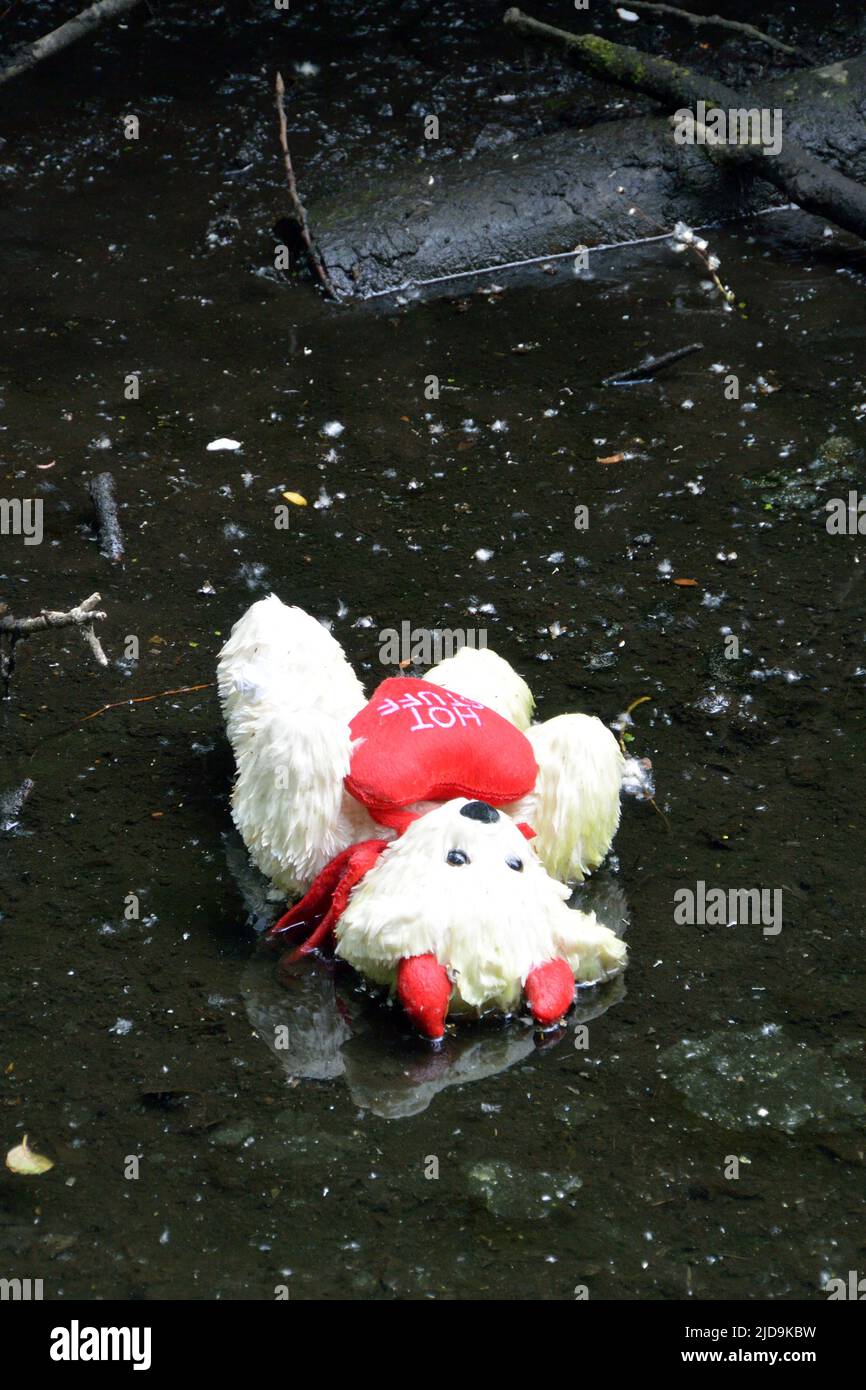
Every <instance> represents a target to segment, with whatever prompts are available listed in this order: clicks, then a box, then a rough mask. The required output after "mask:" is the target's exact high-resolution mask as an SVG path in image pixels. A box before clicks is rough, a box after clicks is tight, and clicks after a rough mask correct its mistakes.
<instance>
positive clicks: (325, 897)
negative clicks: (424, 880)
mask: <svg viewBox="0 0 866 1390" xmlns="http://www.w3.org/2000/svg"><path fill="white" fill-rule="evenodd" d="M388 843H389V842H388V841H387V840H361V841H360V842H359V843H358V844H357V845H350V846H349V848H348V849H344V850H343V852H342V854H338V855H337V856H336V858H335V859H332V860H331V862H330V864H326V865H325V867H324V869H323V870H322V872H321V873H320V874H319V875H318V877H317V878H315V879H314V880H313V882H312V883H311V884H310V887H309V888H308V889H307V891H306V893H305V894H304V896H303V897H302V898H301V901H300V902H299V903H295V906H294V907H291V908H289V911H288V912H286V913H284V914H283V916H282V917H281V918H280V919H279V921H278V922H275V923H274V925H273V926H272V927H270V928H269V929H268V931H267V932H266V933H265V935H266V937H267V938H268V940H273V939H274V937H277V936H282V935H283V934H284V933H286V932H292V931H295V932H296V933H297V935H298V936H300V937H306V940H305V941H304V944H303V945H302V946H299V947H298V948H297V950H295V951H293V952H292V955H291V959H292V960H297V959H298V958H299V957H300V956H306V955H309V953H310V951H315V950H316V949H317V948H318V947H319V946H321V945H322V943H323V942H324V941H326V940H327V938H328V937H329V936H330V934H331V932H332V931H333V929H334V927H335V926H336V924H337V922H338V920H339V918H340V916H341V915H342V913H343V912H344V911H345V908H346V904H347V902H348V901H349V894H350V893H351V891H352V889H353V888H354V887H355V886H356V884H358V883H360V882H361V879H362V878H363V877H364V875H365V874H366V872H367V870H368V869H371V868H372V867H373V865H374V864H375V862H376V860H377V859H378V857H379V855H380V854H381V853H382V850H383V849H385V848H386V846H387V845H388Z"/></svg>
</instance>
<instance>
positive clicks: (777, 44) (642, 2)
mask: <svg viewBox="0 0 866 1390" xmlns="http://www.w3.org/2000/svg"><path fill="white" fill-rule="evenodd" d="M610 3H611V4H612V5H615V6H616V7H617V8H618V9H619V8H622V7H623V6H624V5H625V6H626V7H627V8H628V9H630V10H647V11H648V12H649V13H651V14H660V15H672V16H674V17H675V18H676V19H682V20H685V22H686V23H687V24H691V26H692V28H694V29H699V28H700V27H701V25H703V24H708V25H711V26H712V27H713V28H714V29H728V30H730V31H731V32H733V33H735V34H745V36H746V38H747V39H754V40H755V41H756V42H757V43H765V44H767V46H768V47H769V48H775V49H776V51H777V53H784V54H785V55H786V56H787V57H789V58H799V59H801V61H803V62H811V59H810V58H809V55H808V54H807V53H804V52H803V50H802V48H793V47H792V46H791V44H789V43H783V42H782V40H781V39H774V38H773V36H772V34H765V33H764V31H763V29H756V28H755V26H754V24H744V23H743V22H742V21H741V20H739V19H724V18H723V17H722V15H720V14H692V12H691V10H681V9H680V8H679V6H678V5H659V4H654V3H653V4H651V3H650V0H610Z"/></svg>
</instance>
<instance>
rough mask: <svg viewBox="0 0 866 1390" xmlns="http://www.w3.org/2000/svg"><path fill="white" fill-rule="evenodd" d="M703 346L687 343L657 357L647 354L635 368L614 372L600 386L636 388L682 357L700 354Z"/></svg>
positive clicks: (701, 344)
mask: <svg viewBox="0 0 866 1390" xmlns="http://www.w3.org/2000/svg"><path fill="white" fill-rule="evenodd" d="M703 346H704V345H703V343H689V344H688V345H687V346H686V347H680V348H674V349H673V350H672V351H671V352H662V353H660V354H659V355H658V356H657V357H655V356H653V354H652V353H649V354H648V355H647V356H646V357H644V358H643V359H642V360H641V361H640V362H638V364H637V366H636V367H631V368H630V369H629V370H628V371H627V372H616V373H615V374H614V375H613V376H607V377H605V379H604V381H603V382H602V386H637V385H639V383H640V382H643V381H652V379H653V377H654V376H657V375H658V373H659V372H662V371H664V369H665V367H670V366H671V365H672V363H674V362H679V361H680V359H681V358H683V357H691V355H692V353H693V352H700V351H701V349H702V348H703Z"/></svg>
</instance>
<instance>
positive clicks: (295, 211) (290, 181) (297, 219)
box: [274, 72, 338, 299]
mask: <svg viewBox="0 0 866 1390" xmlns="http://www.w3.org/2000/svg"><path fill="white" fill-rule="evenodd" d="M274 94H275V97H274V102H275V105H276V108H277V116H278V118H279V122H280V149H281V150H282V152H283V164H284V166H285V170H286V184H287V185H288V190H289V204H290V206H291V210H292V211H291V218H290V220H291V223H292V226H293V227H294V229H295V231H296V232H297V235H298V238H299V240H300V242H301V245H302V246H303V248H304V252H305V254H306V258H307V262H308V264H309V266H310V269H311V270H312V272H313V274H314V275H315V277H316V279H317V280H318V282H319V284H320V285H321V287H322V289H323V290H324V292H325V294H326V295H327V296H328V297H329V298H330V299H337V298H338V295H337V291H336V290H335V289H334V286H333V285H332V284H331V279H330V276H329V275H328V272H327V270H326V269H325V266H324V264H323V262H322V258H321V256H320V255H319V253H318V252H317V250H316V248H315V246H314V245H313V238H312V236H311V235H310V227H309V223H308V222H307V210H306V208H305V207H304V205H303V203H302V202H301V199H300V195H299V193H298V185H297V182H296V180H295V171H294V168H293V167H292V156H291V155H290V154H289V133H288V127H287V125H286V103H285V96H286V87H285V83H284V82H283V75H282V73H281V72H278V73H277V75H276V77H275V79H274Z"/></svg>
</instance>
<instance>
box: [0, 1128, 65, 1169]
mask: <svg viewBox="0 0 866 1390" xmlns="http://www.w3.org/2000/svg"><path fill="white" fill-rule="evenodd" d="M6 1167H7V1168H8V1169H9V1172H10V1173H23V1174H25V1175H27V1176H31V1177H36V1176H38V1175H39V1174H40V1173H47V1172H48V1170H49V1169H50V1168H53V1167H54V1163H53V1162H52V1160H51V1159H50V1158H46V1157H45V1156H44V1154H35V1153H34V1152H33V1150H32V1149H31V1148H30V1145H29V1144H28V1143H27V1135H26V1134H25V1136H24V1138H23V1139H22V1140H21V1143H20V1144H19V1145H18V1146H17V1148H14V1149H10V1150H9V1152H8V1154H7V1155H6Z"/></svg>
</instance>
